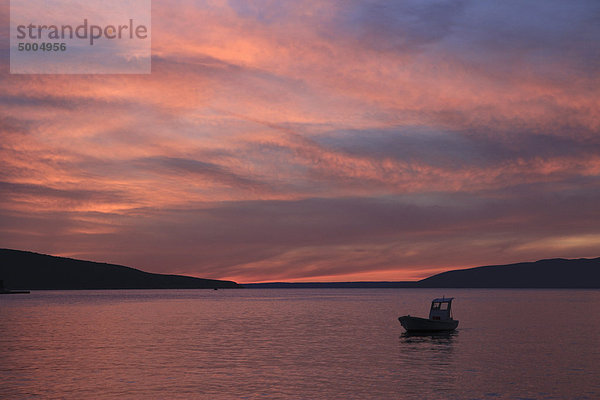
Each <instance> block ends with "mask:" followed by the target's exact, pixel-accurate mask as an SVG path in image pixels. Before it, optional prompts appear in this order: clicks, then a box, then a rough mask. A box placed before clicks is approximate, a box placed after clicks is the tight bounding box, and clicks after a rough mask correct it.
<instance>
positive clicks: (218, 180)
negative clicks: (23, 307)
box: [0, 0, 600, 282]
mask: <svg viewBox="0 0 600 400" xmlns="http://www.w3.org/2000/svg"><path fill="white" fill-rule="evenodd" d="M0 4H1V6H0V40H1V44H2V45H1V47H0V60H1V63H0V64H1V65H0V67H1V69H0V135H1V136H0V139H1V140H0V247H3V248H13V249H19V250H29V251H35V252H40V253H45V254H53V255H60V256H67V257H74V258H80V259H86V260H93V261H102V262H110V263H116V264H124V265H128V266H132V267H136V268H140V269H143V270H145V271H150V272H160V273H180V274H188V275H192V276H198V277H205V278H217V279H232V280H235V281H237V282H257V281H348V280H413V279H419V278H422V277H426V276H429V275H431V274H433V273H437V272H440V271H443V270H447V269H454V268H462V267H469V266H477V265H488V264H501V263H509V262H519V261H532V260H537V259H541V258H552V257H565V258H576V257H598V256H600V224H599V222H600V206H599V205H600V2H598V1H597V0H593V1H573V2H570V1H563V0H560V1H552V0H539V1H479V0H473V1H458V0H457V1H442V0H440V1H425V0H408V1H389V0H339V1H324V0H319V1H317V0H306V1H304V0H302V1H283V0H274V1H269V0H260V1H247V0H214V1H187V0H183V1H175V0H172V1H166V0H162V1H159V0H153V4H152V73H151V74H149V75H11V74H9V52H8V47H9V44H8V43H9V28H8V26H9V6H8V4H9V2H8V1H7V0H1V3H0Z"/></svg>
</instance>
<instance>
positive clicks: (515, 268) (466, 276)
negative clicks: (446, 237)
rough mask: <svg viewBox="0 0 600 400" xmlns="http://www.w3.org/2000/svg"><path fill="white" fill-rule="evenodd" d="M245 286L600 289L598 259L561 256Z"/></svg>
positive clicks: (599, 260) (248, 285) (599, 259)
mask: <svg viewBox="0 0 600 400" xmlns="http://www.w3.org/2000/svg"><path fill="white" fill-rule="evenodd" d="M244 287H247V288H557V289H560V288H564V289H595V288H600V258H594V259H586V258H580V259H575V260H568V259H562V258H555V259H548V260H540V261H535V262H522V263H517V264H507V265H490V266H485V267H475V268H467V269H460V270H452V271H447V272H442V273H441V274H437V275H433V276H431V277H429V278H425V279H422V280H420V281H414V282H306V283H289V282H273V283H252V284H244Z"/></svg>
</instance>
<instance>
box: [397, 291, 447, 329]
mask: <svg viewBox="0 0 600 400" xmlns="http://www.w3.org/2000/svg"><path fill="white" fill-rule="evenodd" d="M453 299H454V298H453V297H449V298H446V297H442V298H441V299H433V300H432V301H431V309H430V310H429V319H427V318H419V317H411V316H410V315H405V316H403V317H399V318H398V321H400V324H402V326H403V327H404V329H406V331H407V332H443V331H453V330H455V329H456V327H457V326H458V320H455V319H453V318H452V300H453Z"/></svg>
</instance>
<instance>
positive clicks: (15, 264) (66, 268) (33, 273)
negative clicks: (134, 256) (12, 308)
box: [0, 249, 241, 290]
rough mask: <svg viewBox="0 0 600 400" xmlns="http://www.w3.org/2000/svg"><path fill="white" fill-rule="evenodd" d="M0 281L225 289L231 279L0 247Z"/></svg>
mask: <svg viewBox="0 0 600 400" xmlns="http://www.w3.org/2000/svg"><path fill="white" fill-rule="evenodd" d="M0 280H3V281H4V286H5V287H6V288H8V289H26V290H90V289H225V288H240V287H241V286H240V285H238V284H237V283H235V282H232V281H221V280H214V279H201V278H193V277H190V276H181V275H163V274H152V273H149V272H144V271H140V270H139V269H135V268H130V267H125V266H122V265H114V264H105V263H97V262H92V261H82V260H75V259H72V258H64V257H54V256H48V255H44V254H37V253H31V252H28V251H19V250H9V249H0Z"/></svg>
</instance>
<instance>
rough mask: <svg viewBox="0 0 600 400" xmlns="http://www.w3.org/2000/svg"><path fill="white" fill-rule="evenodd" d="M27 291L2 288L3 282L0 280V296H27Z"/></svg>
mask: <svg viewBox="0 0 600 400" xmlns="http://www.w3.org/2000/svg"><path fill="white" fill-rule="evenodd" d="M27 293H29V290H10V289H6V288H5V287H4V281H3V280H1V279H0V294H27Z"/></svg>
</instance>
